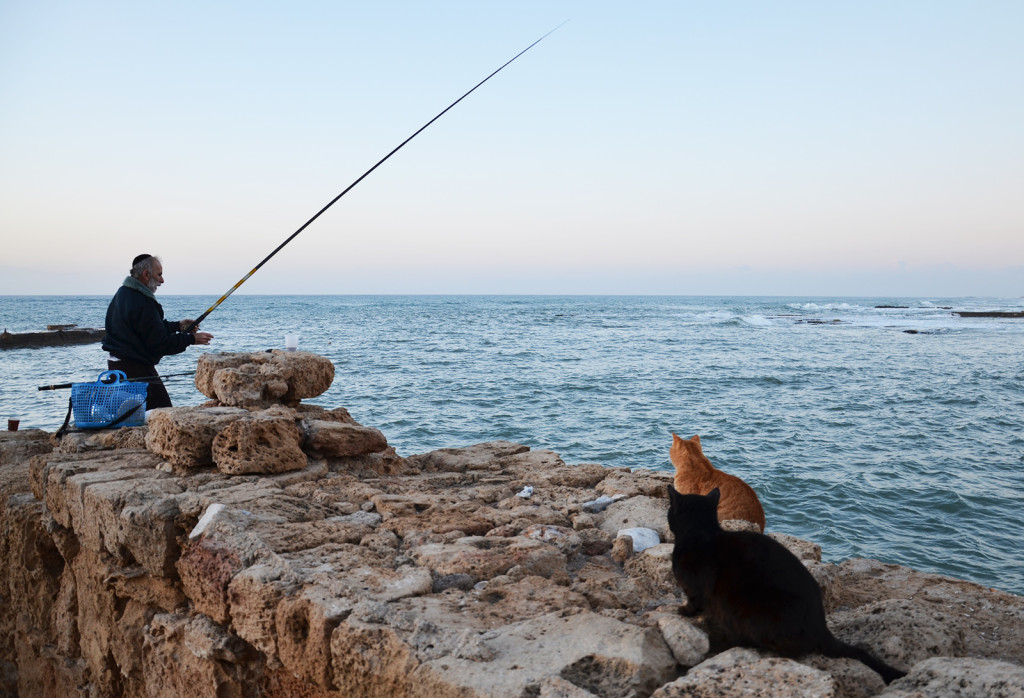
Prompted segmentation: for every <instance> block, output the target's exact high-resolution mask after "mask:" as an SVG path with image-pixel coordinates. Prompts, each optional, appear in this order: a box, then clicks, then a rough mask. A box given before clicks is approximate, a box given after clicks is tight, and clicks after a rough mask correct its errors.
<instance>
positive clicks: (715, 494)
mask: <svg viewBox="0 0 1024 698" xmlns="http://www.w3.org/2000/svg"><path fill="white" fill-rule="evenodd" d="M721 496H722V493H721V492H719V491H718V488H717V487H716V488H715V489H713V490H711V491H710V492H708V494H707V497H708V499H710V500H711V503H712V504H714V505H715V509H717V508H718V500H719V499H720V498H721Z"/></svg>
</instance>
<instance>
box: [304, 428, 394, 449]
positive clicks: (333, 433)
mask: <svg viewBox="0 0 1024 698" xmlns="http://www.w3.org/2000/svg"><path fill="white" fill-rule="evenodd" d="M305 431H306V438H305V442H304V447H305V448H306V449H307V450H308V451H310V452H311V453H314V454H316V455H320V456H324V457H327V458H351V457H353V456H361V455H364V454H367V453H378V452H380V451H383V450H385V449H386V448H387V447H388V441H387V439H385V438H384V434H383V433H381V431H380V430H379V429H374V428H373V427H364V426H362V425H361V424H355V423H345V422H341V421H327V420H320V419H311V420H308V421H306V422H305Z"/></svg>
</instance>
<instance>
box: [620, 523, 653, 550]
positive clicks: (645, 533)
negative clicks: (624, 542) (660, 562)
mask: <svg viewBox="0 0 1024 698" xmlns="http://www.w3.org/2000/svg"><path fill="white" fill-rule="evenodd" d="M622 536H629V537H630V538H632V539H633V552H634V553H639V552H642V551H644V550H647V549H648V548H653V547H654V546H656V545H660V544H661V536H659V535H658V532H657V531H655V530H654V529H653V528H644V527H643V526H637V527H636V528H623V529H620V530H619V533H618V535H617V536H616V537H617V538H621V537H622Z"/></svg>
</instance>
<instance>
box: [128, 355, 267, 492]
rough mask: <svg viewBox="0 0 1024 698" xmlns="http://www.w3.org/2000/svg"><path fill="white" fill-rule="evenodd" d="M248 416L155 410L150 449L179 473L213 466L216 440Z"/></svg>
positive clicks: (233, 410)
mask: <svg viewBox="0 0 1024 698" xmlns="http://www.w3.org/2000/svg"><path fill="white" fill-rule="evenodd" d="M204 356H205V354H204ZM247 414H248V411H246V410H243V409H241V408H239V407H173V408H170V409H162V410H154V411H153V414H152V415H151V416H150V418H149V431H148V433H147V434H146V448H148V449H149V450H150V451H152V452H153V453H155V454H157V455H159V456H162V457H163V458H164V460H166V461H167V463H168V465H169V466H170V468H173V469H174V470H175V471H177V472H184V471H187V470H188V469H190V468H201V467H205V466H209V465H213V440H214V439H215V438H216V436H217V434H219V433H220V432H221V431H222V430H224V429H226V428H227V427H228V426H230V425H231V424H233V423H234V422H235V421H237V420H238V419H241V418H242V417H244V416H245V415H247Z"/></svg>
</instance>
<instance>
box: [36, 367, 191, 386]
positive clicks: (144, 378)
mask: <svg viewBox="0 0 1024 698" xmlns="http://www.w3.org/2000/svg"><path fill="white" fill-rule="evenodd" d="M194 375H196V372H195V371H185V372H184V373H168V374H167V375H166V376H142V377H141V378H129V379H128V380H129V381H145V382H147V383H153V382H155V381H158V380H164V379H167V378H176V377H178V376H194ZM73 385H74V383H57V384H55V385H40V386H39V390H65V389H67V388H70V387H72V386H73Z"/></svg>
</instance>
